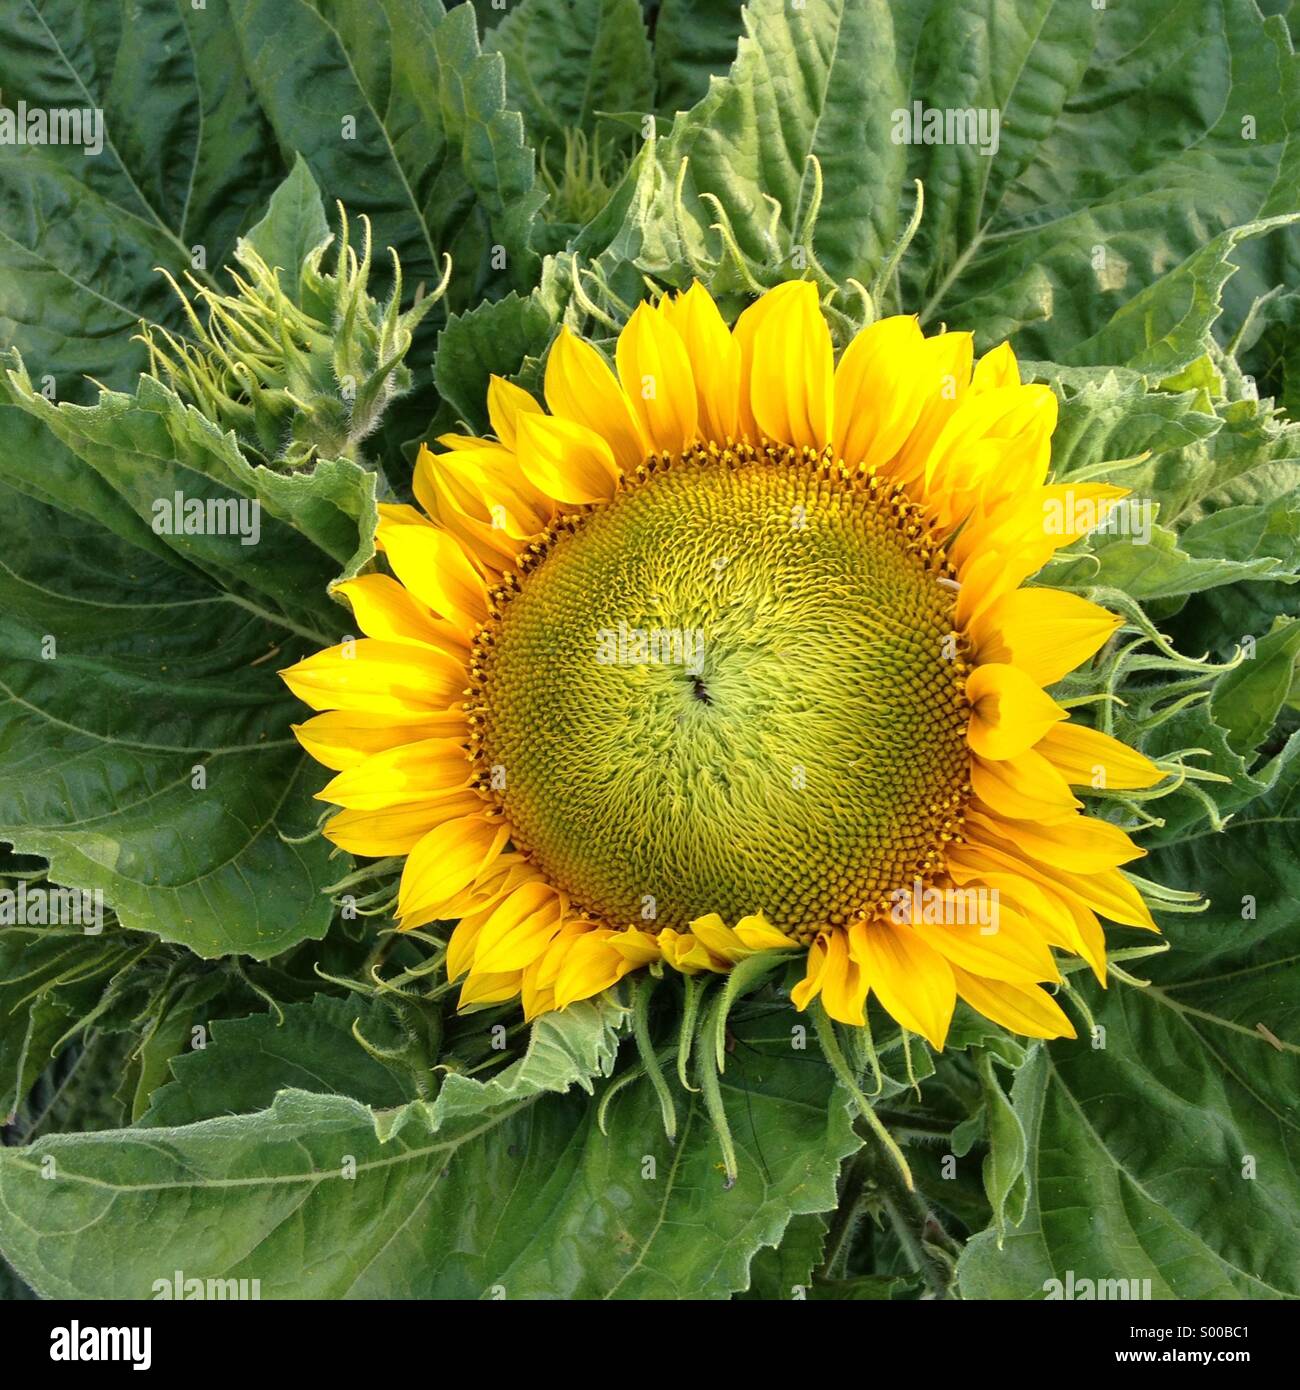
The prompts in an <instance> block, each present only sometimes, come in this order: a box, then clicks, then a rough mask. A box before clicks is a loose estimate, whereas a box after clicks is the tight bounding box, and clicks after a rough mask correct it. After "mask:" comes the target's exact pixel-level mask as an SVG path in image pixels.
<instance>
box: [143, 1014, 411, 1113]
mask: <svg viewBox="0 0 1300 1390" xmlns="http://www.w3.org/2000/svg"><path fill="white" fill-rule="evenodd" d="M375 1013H376V1011H374V1010H372V1009H370V1008H369V1007H365V1006H362V1005H360V1004H358V1003H357V1001H356V1000H354V999H333V998H331V997H329V996H328V995H323V994H318V995H317V996H316V997H315V998H314V999H312V1000H310V1001H308V1002H306V1003H302V1004H290V1005H288V1006H287V1007H286V1008H285V1010H284V1014H283V1020H282V1021H281V1020H279V1019H277V1018H276V1017H275V1016H274V1015H272V1014H254V1015H252V1016H251V1017H249V1018H236V1019H219V1020H217V1021H216V1022H214V1023H213V1025H212V1028H211V1030H210V1037H209V1038H208V1041H207V1044H206V1046H204V1047H203V1048H202V1049H201V1050H197V1051H191V1052H181V1053H180V1054H179V1055H176V1056H175V1057H174V1059H173V1060H172V1063H171V1072H172V1074H173V1077H174V1079H172V1080H168V1081H167V1082H166V1083H165V1084H164V1085H162V1086H160V1087H159V1088H158V1089H157V1090H156V1091H154V1093H153V1095H152V1097H151V1099H150V1102H149V1108H148V1109H147V1110H146V1111H145V1112H144V1114H143V1115H142V1116H139V1117H137V1119H138V1123H139V1125H140V1126H141V1127H143V1128H146V1129H165V1128H174V1127H175V1126H177V1125H187V1124H192V1123H194V1122H195V1121H197V1120H208V1119H215V1118H216V1117H217V1116H220V1115H231V1114H234V1115H245V1114H251V1113H252V1112H254V1111H257V1110H263V1109H266V1108H267V1107H269V1106H270V1105H271V1104H272V1103H273V1102H274V1100H275V1096H276V1092H277V1091H282V1090H287V1089H296V1090H301V1091H313V1092H317V1093H319V1094H322V1095H340V1096H350V1097H351V1098H353V1099H354V1100H359V1101H362V1102H364V1103H365V1104H367V1105H371V1106H375V1107H377V1108H381V1109H382V1108H385V1107H393V1106H400V1105H403V1104H405V1103H406V1102H407V1101H409V1100H414V1099H415V1093H414V1089H413V1087H412V1086H411V1085H410V1083H409V1081H408V1080H407V1079H406V1078H405V1077H403V1076H402V1075H401V1074H400V1073H398V1072H395V1071H393V1070H392V1069H391V1068H389V1067H386V1066H384V1065H383V1063H381V1062H378V1061H376V1060H375V1059H374V1058H373V1057H372V1056H371V1055H370V1054H369V1053H368V1052H367V1051H366V1050H365V1049H364V1048H363V1047H362V1046H361V1045H360V1044H359V1043H358V1042H357V1041H356V1039H355V1037H354V1036H353V1034H352V1025H353V1022H354V1021H359V1020H361V1019H369V1018H372V1017H373V1016H374V1015H375ZM363 1031H365V1029H364V1027H363Z"/></svg>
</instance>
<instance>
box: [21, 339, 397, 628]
mask: <svg viewBox="0 0 1300 1390" xmlns="http://www.w3.org/2000/svg"><path fill="white" fill-rule="evenodd" d="M9 387H10V391H11V396H12V400H13V401H14V403H15V404H16V405H17V406H18V407H20V408H21V409H23V410H26V411H28V412H30V413H31V414H32V415H34V416H35V417H36V418H38V419H39V420H41V421H42V423H43V424H45V426H46V427H47V428H48V429H49V431H50V432H51V433H52V434H53V435H54V436H55V437H56V438H57V439H59V440H61V441H62V442H63V443H64V444H66V445H67V446H68V448H69V449H70V450H71V451H72V452H74V453H75V454H76V455H77V456H78V458H80V459H81V460H82V461H83V462H84V464H85V465H86V467H85V468H83V469H82V470H81V472H80V475H79V478H78V479H77V480H76V481H75V482H72V483H71V488H70V490H74V491H75V488H76V487H77V485H78V484H79V482H80V481H81V479H84V478H85V476H86V474H87V473H88V472H91V471H92V470H93V473H94V474H97V475H98V478H99V479H102V480H103V481H104V482H106V483H107V484H108V485H109V487H110V488H111V489H112V490H113V492H115V493H116V494H117V496H118V498H120V499H121V501H123V502H125V503H126V506H127V508H128V509H129V510H130V511H132V512H134V513H135V516H136V517H137V518H138V525H135V526H126V527H125V528H124V533H125V534H126V536H127V538H128V539H129V540H131V541H132V543H133V544H137V545H140V546H142V547H144V548H147V549H149V550H151V551H152V552H153V553H155V554H161V555H170V556H174V557H175V558H176V559H178V560H179V562H180V563H181V564H182V565H183V566H184V567H186V568H187V569H189V570H190V571H191V572H192V573H195V574H196V575H197V574H201V575H204V576H206V577H207V578H208V579H209V580H210V581H211V582H212V583H213V584H214V585H216V586H218V587H219V588H220V589H222V590H223V591H226V592H227V593H229V594H230V595H231V596H232V598H233V599H234V601H236V602H239V603H241V604H243V605H244V606H246V607H249V608H251V610H252V611H254V612H261V613H262V614H263V616H266V617H268V618H270V619H271V620H272V621H278V622H280V623H281V624H282V625H283V626H284V627H285V628H286V629H289V630H292V631H296V632H299V633H301V634H302V635H304V636H308V637H310V638H312V639H313V640H316V641H317V642H318V643H319V644H321V645H327V644H328V643H329V642H330V641H332V640H333V634H334V633H336V632H338V631H339V630H340V629H341V628H342V627H343V625H344V622H345V620H344V618H343V615H342V611H341V610H340V609H339V608H338V606H337V605H336V604H334V603H333V602H332V601H331V600H330V599H329V597H328V594H327V589H328V586H329V584H330V583H331V582H332V581H333V580H334V579H335V578H336V577H337V576H338V573H339V570H340V569H341V568H345V567H346V568H348V569H349V570H351V569H353V568H355V565H356V564H359V563H361V562H362V561H363V560H364V559H365V558H368V557H369V555H370V554H371V552H372V547H373V532H374V525H375V520H376V517H377V511H376V508H375V500H374V492H375V476H374V474H373V473H371V472H369V470H367V469H365V468H362V467H361V466H360V465H359V464H355V463H352V462H350V461H348V460H346V459H340V460H323V461H321V462H320V463H318V464H317V465H316V466H315V467H314V468H312V469H311V470H310V471H301V472H296V473H290V474H284V473H278V472H275V471H274V470H272V469H270V468H268V467H265V466H262V465H259V466H256V467H254V466H252V465H250V464H249V463H248V462H247V460H246V459H245V458H244V456H243V455H242V454H241V452H240V450H239V447H238V446H237V444H236V443H235V440H234V437H233V435H223V434H222V433H221V431H220V430H219V429H218V428H217V427H216V426H215V425H214V424H212V423H211V421H209V420H207V419H205V418H204V417H203V416H202V415H201V414H200V413H199V412H198V411H197V410H195V409H194V408H193V407H191V406H186V405H183V404H182V403H181V401H180V400H179V399H178V397H177V396H176V394H175V393H174V392H173V391H171V390H169V389H168V388H167V387H165V386H161V385H159V384H158V382H156V381H154V380H153V379H152V378H150V377H143V378H141V380H140V384H139V386H138V387H137V390H136V394H135V395H134V396H127V395H123V394H120V393H118V392H109V391H105V392H102V393H101V395H100V398H99V402H98V404H97V405H94V406H56V405H54V404H52V403H51V402H49V401H47V400H46V399H45V398H44V397H43V396H41V395H40V394H39V393H38V392H36V391H34V390H33V389H32V387H31V383H30V382H29V381H28V379H27V376H26V373H25V371H24V370H23V369H22V367H21V365H20V367H19V370H18V371H16V372H10V373H9ZM20 466H21V465H20ZM3 471H4V464H3V462H0V474H3ZM16 481H17V483H18V485H19V486H22V480H21V479H18V480H16ZM91 486H92V488H93V489H94V490H95V491H96V492H97V491H98V490H99V489H98V482H97V480H95V479H94V478H92V479H91ZM178 494H179V495H180V496H181V497H182V498H183V499H184V503H185V504H186V505H188V504H191V503H198V502H202V503H203V504H204V505H205V506H206V504H207V503H208V501H209V500H211V501H212V502H214V503H216V504H219V505H226V504H231V505H236V506H237V505H238V504H239V500H240V499H241V498H243V499H247V501H248V502H256V504H257V507H258V511H257V513H256V523H255V524H254V521H253V518H254V515H255V514H254V513H253V512H251V511H247V510H245V511H244V512H242V513H239V515H240V516H242V517H245V518H247V519H248V525H247V526H246V527H245V528H244V530H243V531H242V532H241V533H237V534H231V533H229V532H223V533H218V534H213V533H212V528H211V527H209V526H207V525H206V524H205V525H204V526H203V528H202V529H201V530H198V531H192V532H188V533H187V532H185V531H182V532H181V534H176V529H177V527H178V526H179V525H180V524H181V523H180V522H179V521H178V520H177V508H176V507H175V505H174V504H175V499H176V497H177V495H178ZM246 505H247V504H245V506H246ZM168 509H170V510H168ZM181 515H182V516H183V512H181ZM168 518H170V521H168ZM230 529H231V530H232V531H233V529H234V528H230Z"/></svg>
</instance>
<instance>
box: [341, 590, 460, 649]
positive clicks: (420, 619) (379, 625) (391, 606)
mask: <svg viewBox="0 0 1300 1390" xmlns="http://www.w3.org/2000/svg"><path fill="white" fill-rule="evenodd" d="M331 592H332V593H335V594H342V595H343V597H344V598H345V599H347V601H348V603H349V604H351V605H352V611H353V613H354V614H355V615H356V619H357V622H358V623H359V624H360V626H361V631H362V632H364V633H365V634H366V636H367V637H378V638H380V639H382V640H383V641H386V642H423V643H424V644H425V645H426V646H430V647H442V648H444V649H446V648H448V647H450V648H451V649H452V650H453V651H454V650H455V649H456V647H457V646H458V645H459V635H458V634H457V633H456V631H455V630H454V629H453V628H452V627H450V626H449V625H448V624H446V623H440V622H439V621H438V619H437V618H435V617H434V616H433V614H432V613H431V612H430V611H429V608H428V605H427V604H424V603H421V602H420V600H419V599H417V598H416V597H415V595H414V594H412V593H411V592H410V590H409V589H406V588H404V587H403V586H402V585H401V584H399V583H398V582H397V580H395V579H392V578H390V577H389V576H388V575H386V574H363V575H361V576H360V578H358V579H345V580H344V581H343V582H342V583H341V584H335V585H334V587H333V589H332V590H331Z"/></svg>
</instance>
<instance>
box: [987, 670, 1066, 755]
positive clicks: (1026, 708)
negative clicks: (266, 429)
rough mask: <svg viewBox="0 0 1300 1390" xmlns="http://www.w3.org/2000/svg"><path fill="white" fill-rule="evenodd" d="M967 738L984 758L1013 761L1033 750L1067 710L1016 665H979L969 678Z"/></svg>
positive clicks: (1063, 716) (1064, 715) (1062, 717)
mask: <svg viewBox="0 0 1300 1390" xmlns="http://www.w3.org/2000/svg"><path fill="white" fill-rule="evenodd" d="M966 698H967V699H968V700H969V701H970V702H971V716H970V726H969V730H968V733H967V738H968V740H969V742H970V746H971V748H972V749H973V750H974V751H975V752H976V753H978V754H979V755H980V757H981V758H990V759H993V760H999V759H1002V758H1014V757H1015V756H1016V754H1017V753H1023V752H1024V751H1025V749H1026V748H1031V747H1033V745H1034V744H1035V743H1037V742H1038V740H1039V739H1040V738H1042V736H1043V735H1044V734H1045V733H1046V732H1047V730H1048V729H1050V728H1051V727H1052V725H1053V724H1055V723H1056V722H1057V721H1058V720H1061V719H1064V718H1065V717H1066V714H1065V711H1064V710H1063V709H1062V708H1061V707H1060V705H1058V704H1057V703H1056V701H1055V700H1053V699H1052V698H1051V697H1050V696H1048V695H1045V694H1043V692H1042V691H1041V690H1040V689H1039V688H1038V686H1037V685H1036V684H1035V683H1034V682H1033V680H1032V679H1031V678H1030V677H1029V676H1027V675H1025V673H1024V672H1023V671H1021V670H1018V669H1017V668H1016V667H1015V666H1003V665H999V664H997V663H993V664H991V665H988V666H977V667H976V668H975V669H974V670H973V671H972V672H971V673H970V675H969V676H968V677H967V679H966Z"/></svg>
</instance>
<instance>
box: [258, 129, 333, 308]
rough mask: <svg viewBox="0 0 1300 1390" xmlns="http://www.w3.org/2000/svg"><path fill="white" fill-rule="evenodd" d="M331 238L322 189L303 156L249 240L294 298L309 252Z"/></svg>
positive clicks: (295, 163)
mask: <svg viewBox="0 0 1300 1390" xmlns="http://www.w3.org/2000/svg"><path fill="white" fill-rule="evenodd" d="M329 239H330V228H329V222H328V220H327V219H326V217H325V204H324V203H323V202H322V201H321V196H320V189H319V188H318V187H317V186H316V180H315V179H314V178H312V176H311V170H310V169H309V168H308V167H307V161H306V160H305V159H303V157H302V156H301V155H299V156H298V157H297V158H296V159H295V160H294V162H293V168H292V169H291V170H290V171H289V177H288V178H287V179H285V181H284V182H283V183H282V184H281V185H280V186H279V188H277V189H276V190H275V192H274V193H273V194H272V195H271V201H270V203H269V204H268V206H267V209H266V213H265V215H264V216H263V217H262V220H261V221H260V222H259V223H258V224H257V226H255V227H254V228H253V229H252V231H250V232H249V234H248V236H247V237H245V240H246V241H247V242H248V244H249V245H250V246H251V247H252V248H253V250H254V251H256V252H257V253H258V255H259V256H261V258H262V259H263V260H264V261H265V262H266V263H267V265H269V266H270V267H271V269H272V270H277V269H278V270H280V271H282V272H283V276H282V278H281V282H280V283H281V285H282V287H283V288H284V290H285V293H286V294H289V295H290V296H292V295H293V294H294V292H295V290H296V289H297V277H298V270H299V267H300V266H301V265H302V263H303V262H304V261H305V260H306V259H307V255H308V253H309V252H311V251H314V250H315V249H316V248H317V247H318V246H321V245H323V244H324V243H325V242H327V241H328V240H329Z"/></svg>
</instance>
